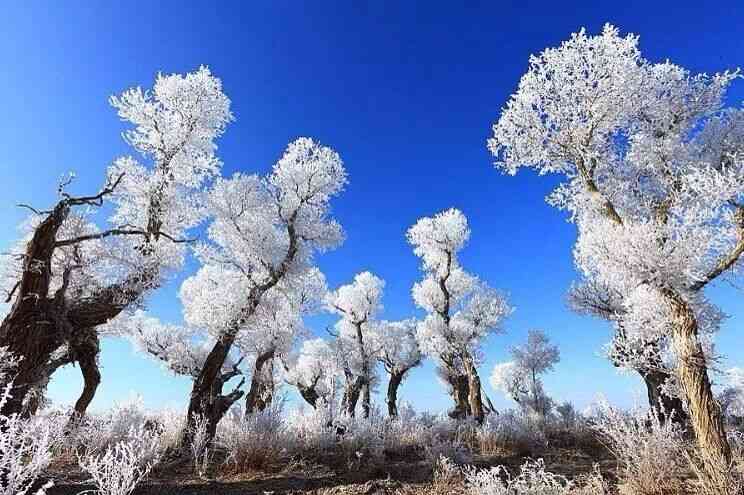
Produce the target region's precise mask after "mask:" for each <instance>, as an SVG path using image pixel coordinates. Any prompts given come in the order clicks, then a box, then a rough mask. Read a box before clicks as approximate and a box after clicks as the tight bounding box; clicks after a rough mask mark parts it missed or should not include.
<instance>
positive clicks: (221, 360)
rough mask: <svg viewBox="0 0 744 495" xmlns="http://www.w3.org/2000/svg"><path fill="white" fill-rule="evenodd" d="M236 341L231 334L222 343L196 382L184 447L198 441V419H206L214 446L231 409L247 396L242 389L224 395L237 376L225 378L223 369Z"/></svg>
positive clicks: (184, 434) (211, 355)
mask: <svg viewBox="0 0 744 495" xmlns="http://www.w3.org/2000/svg"><path fill="white" fill-rule="evenodd" d="M234 341H235V336H234V335H233V334H232V333H231V332H229V333H227V334H226V335H224V336H223V337H222V338H221V339H219V340H218V341H217V342H216V343H215V344H214V347H212V350H211V351H210V352H209V354H208V355H207V359H206V360H205V361H204V365H203V366H202V369H201V371H200V373H199V376H198V377H197V378H196V380H195V381H194V385H193V387H192V389H191V397H190V399H189V408H188V410H187V413H186V423H185V427H184V429H183V432H182V434H181V440H180V442H179V443H180V445H181V448H183V449H188V448H189V446H190V445H191V442H192V441H193V439H194V433H195V428H196V422H197V418H199V417H202V418H204V419H205V420H206V422H207V437H208V439H209V441H210V442H211V441H212V440H213V439H214V436H215V434H216V432H217V424H218V423H219V422H220V420H221V419H222V417H223V416H224V415H225V413H226V412H227V411H228V410H229V409H230V407H231V406H232V405H233V404H234V403H235V401H237V400H238V399H240V398H241V397H242V396H243V392H242V391H241V390H239V389H240V386H241V385H242V382H241V385H238V387H237V388H236V389H235V390H234V391H233V392H232V393H231V394H229V395H227V396H224V395H222V386H223V385H224V383H225V382H226V381H227V380H229V379H230V378H232V377H233V376H235V375H234V374H233V375H230V376H225V375H224V374H223V372H222V367H223V365H224V364H225V361H226V360H227V355H228V354H229V352H230V348H231V347H232V345H233V342H234Z"/></svg>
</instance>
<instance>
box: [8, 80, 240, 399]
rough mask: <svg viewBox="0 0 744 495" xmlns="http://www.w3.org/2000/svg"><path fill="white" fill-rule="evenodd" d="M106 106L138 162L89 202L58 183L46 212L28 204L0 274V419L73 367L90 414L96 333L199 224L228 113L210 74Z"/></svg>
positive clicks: (155, 278) (113, 176) (120, 166)
mask: <svg viewBox="0 0 744 495" xmlns="http://www.w3.org/2000/svg"><path fill="white" fill-rule="evenodd" d="M111 104H112V105H113V106H114V108H116V110H117V112H118V114H119V116H120V117H121V118H122V119H123V120H124V121H126V122H128V123H131V124H132V125H133V128H132V129H130V130H128V131H126V132H125V133H124V137H125V139H126V141H127V142H128V143H129V144H130V145H131V146H132V147H133V148H134V149H135V150H136V151H137V152H138V153H139V155H140V157H139V160H138V159H137V158H134V157H131V156H127V157H122V158H119V159H117V160H115V161H114V163H113V164H112V165H111V166H110V167H109V168H108V171H107V180H106V184H105V186H104V187H103V188H102V189H101V191H100V192H98V193H97V194H94V195H91V196H73V195H72V194H70V193H68V192H67V189H68V186H69V184H70V182H71V179H66V180H64V181H63V182H62V184H61V185H60V188H59V194H60V199H59V201H58V202H57V204H56V205H55V206H54V207H53V208H52V209H50V210H47V211H37V210H35V209H33V208H31V209H32V211H33V212H34V216H33V217H32V218H31V220H30V221H29V222H28V224H27V233H26V234H25V235H24V236H23V238H22V239H21V241H20V242H19V243H18V244H17V247H16V248H15V249H13V250H12V252H11V253H10V255H9V256H6V257H5V266H4V267H3V269H2V270H0V272H2V274H3V277H2V280H3V285H4V289H5V290H6V294H7V295H6V300H7V302H8V303H11V306H10V309H9V312H8V314H7V315H6V316H5V317H4V319H3V321H2V324H0V346H3V347H7V348H8V349H9V352H11V353H13V354H14V355H16V356H18V357H19V358H22V359H21V361H20V363H19V365H18V369H17V374H16V379H15V381H14V382H13V388H12V396H11V398H10V400H9V401H8V402H7V403H6V404H5V407H3V408H2V411H0V413H2V414H10V413H16V412H22V411H24V412H26V413H29V412H32V411H33V409H34V407H35V406H34V404H35V403H38V401H37V400H35V399H34V398H33V397H32V395H31V394H32V393H33V392H37V393H39V392H40V391H43V388H44V387H45V385H46V383H47V382H48V380H49V377H50V376H51V374H52V373H53V372H54V371H55V370H56V369H58V368H59V367H60V366H62V365H64V364H68V363H70V362H76V363H78V364H79V365H80V367H81V370H82V372H83V377H84V381H85V389H84V391H83V394H82V395H81V397H80V400H79V401H78V403H77V404H76V410H77V411H78V413H81V414H82V413H83V412H84V411H85V409H86V408H87V406H88V404H89V403H90V401H91V400H92V398H93V394H94V392H95V390H96V387H97V386H98V383H99V381H100V373H99V371H98V366H97V359H98V338H99V335H98V329H99V327H101V325H104V324H106V323H107V322H108V321H109V320H111V319H112V318H115V317H116V316H118V315H119V314H120V313H121V312H122V311H123V310H124V309H126V308H127V307H130V306H132V305H133V304H135V303H137V302H139V301H141V300H142V298H143V296H145V295H146V294H147V293H148V292H149V291H151V290H153V289H155V288H157V287H158V286H159V285H160V283H161V280H162V277H163V276H165V275H166V274H167V273H168V272H169V271H171V270H173V269H176V268H178V267H180V265H181V263H182V261H183V256H184V247H185V246H184V244H183V243H184V242H185V241H186V240H187V234H188V231H189V229H190V228H192V227H194V226H195V225H196V224H197V223H198V222H199V221H200V220H201V218H202V211H201V208H200V206H199V201H198V198H199V190H200V189H201V187H202V186H203V184H204V183H205V182H206V181H208V180H209V179H210V178H211V177H213V176H214V175H215V174H217V173H218V171H219V168H220V161H219V159H218V158H217V157H216V155H215V139H216V138H217V137H218V136H220V135H221V134H222V132H223V131H224V129H225V126H226V125H227V123H228V122H229V121H230V120H231V118H232V116H231V114H230V101H229V100H228V98H227V97H226V96H225V95H224V93H223V92H222V86H221V82H220V80H219V79H217V78H215V77H214V76H212V74H211V73H210V72H209V70H208V69H206V68H204V67H202V68H200V69H199V70H197V71H195V72H193V73H189V74H186V75H179V74H174V75H159V76H158V77H157V79H156V81H155V85H154V87H153V89H152V90H151V91H143V90H142V89H141V88H135V89H130V90H127V91H125V92H124V93H123V94H122V95H120V96H115V97H112V98H111ZM140 160H141V161H140ZM104 203H109V204H111V205H112V207H113V213H112V215H111V216H110V217H109V218H108V222H107V224H106V225H100V222H97V221H96V219H95V218H94V216H95V213H96V209H97V208H98V207H100V206H103V205H104ZM29 208H30V207H29Z"/></svg>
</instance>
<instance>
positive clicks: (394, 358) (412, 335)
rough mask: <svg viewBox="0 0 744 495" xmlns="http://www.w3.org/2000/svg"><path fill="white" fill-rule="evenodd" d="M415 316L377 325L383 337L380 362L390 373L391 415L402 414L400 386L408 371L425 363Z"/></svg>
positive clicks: (388, 402) (379, 336) (378, 331)
mask: <svg viewBox="0 0 744 495" xmlns="http://www.w3.org/2000/svg"><path fill="white" fill-rule="evenodd" d="M417 325H418V322H417V321H416V320H415V319H412V318H411V319H407V320H401V321H381V322H380V323H379V324H378V325H377V338H378V339H379V349H380V350H379V353H378V356H377V359H378V361H380V363H382V366H383V368H384V369H385V372H386V373H387V374H388V375H390V378H389V380H388V388H387V407H388V414H389V415H390V417H393V418H394V417H397V416H398V388H399V387H400V385H401V383H403V380H404V379H405V378H406V375H408V372H409V371H410V370H412V369H413V368H415V367H416V366H418V365H420V364H421V360H422V357H423V356H422V354H421V349H420V348H419V344H418V340H417V339H416V327H417Z"/></svg>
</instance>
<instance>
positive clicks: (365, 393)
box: [362, 380, 372, 418]
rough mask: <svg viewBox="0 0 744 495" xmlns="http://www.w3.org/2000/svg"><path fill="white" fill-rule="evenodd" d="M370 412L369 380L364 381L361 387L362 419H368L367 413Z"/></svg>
mask: <svg viewBox="0 0 744 495" xmlns="http://www.w3.org/2000/svg"><path fill="white" fill-rule="evenodd" d="M371 410H372V397H371V392H370V384H369V380H365V382H364V385H363V386H362V415H363V416H364V418H369V413H370V411H371Z"/></svg>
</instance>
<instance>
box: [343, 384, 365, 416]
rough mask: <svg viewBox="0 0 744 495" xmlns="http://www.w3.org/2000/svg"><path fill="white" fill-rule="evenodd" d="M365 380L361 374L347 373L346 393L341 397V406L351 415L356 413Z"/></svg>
mask: <svg viewBox="0 0 744 495" xmlns="http://www.w3.org/2000/svg"><path fill="white" fill-rule="evenodd" d="M364 383H365V380H364V378H363V377H361V376H357V377H352V376H350V375H347V377H346V385H345V386H344V395H343V398H342V399H341V408H342V409H343V410H344V411H345V412H346V414H348V415H349V416H350V417H352V418H353V417H354V416H355V415H356V406H357V403H358V402H359V396H360V394H361V393H362V389H363V388H364Z"/></svg>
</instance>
